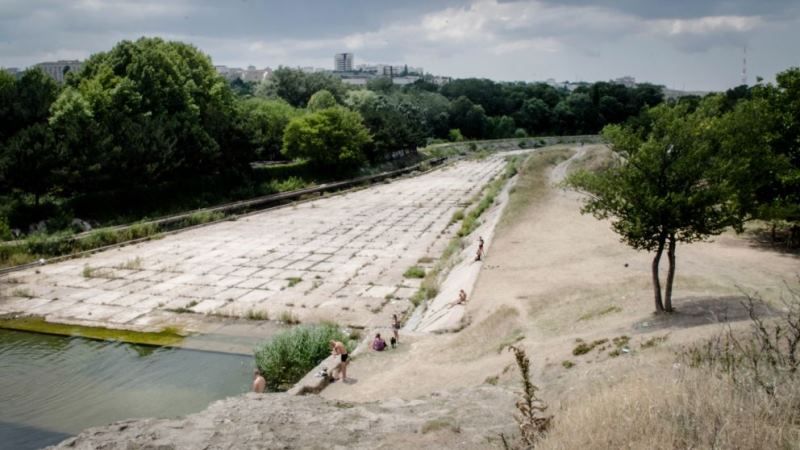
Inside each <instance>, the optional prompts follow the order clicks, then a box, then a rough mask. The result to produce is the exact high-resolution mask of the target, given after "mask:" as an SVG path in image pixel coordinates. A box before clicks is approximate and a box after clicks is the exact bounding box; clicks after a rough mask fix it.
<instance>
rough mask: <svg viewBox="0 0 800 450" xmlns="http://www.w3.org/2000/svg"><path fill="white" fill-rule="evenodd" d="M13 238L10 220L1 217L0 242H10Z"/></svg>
mask: <svg viewBox="0 0 800 450" xmlns="http://www.w3.org/2000/svg"><path fill="white" fill-rule="evenodd" d="M12 237H13V236H12V235H11V227H10V226H8V219H6V218H5V217H2V216H0V241H10V240H11V238H12Z"/></svg>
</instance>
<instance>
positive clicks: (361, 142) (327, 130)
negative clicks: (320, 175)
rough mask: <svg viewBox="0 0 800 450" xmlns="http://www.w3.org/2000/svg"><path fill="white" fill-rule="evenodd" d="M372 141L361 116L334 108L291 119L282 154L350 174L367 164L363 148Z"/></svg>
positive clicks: (287, 127)
mask: <svg viewBox="0 0 800 450" xmlns="http://www.w3.org/2000/svg"><path fill="white" fill-rule="evenodd" d="M371 141H372V138H371V137H370V135H369V131H368V130H367V128H366V127H365V126H364V123H363V120H362V119H361V115H359V114H358V113H357V112H354V111H350V110H348V109H347V108H343V107H334V108H328V109H323V110H321V111H317V112H315V113H311V114H307V115H304V116H301V117H296V118H294V119H292V120H291V121H290V122H289V124H288V125H287V126H286V130H285V132H284V135H283V153H284V154H285V155H286V156H287V157H289V158H296V159H308V160H310V161H311V163H312V164H314V165H315V166H317V167H318V168H323V167H327V168H334V169H342V170H348V169H354V168H355V167H357V166H358V165H359V164H361V163H363V162H364V159H365V156H364V147H365V146H366V145H367V144H369V143H370V142H371Z"/></svg>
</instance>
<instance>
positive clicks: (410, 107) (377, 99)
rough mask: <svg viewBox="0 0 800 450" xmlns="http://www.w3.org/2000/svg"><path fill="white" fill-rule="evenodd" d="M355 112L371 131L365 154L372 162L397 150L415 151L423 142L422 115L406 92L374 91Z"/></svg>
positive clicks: (423, 124)
mask: <svg viewBox="0 0 800 450" xmlns="http://www.w3.org/2000/svg"><path fill="white" fill-rule="evenodd" d="M358 112H359V113H360V114H361V116H362V117H363V118H364V124H365V125H366V126H367V128H368V129H369V131H370V133H371V134H372V144H371V145H370V146H369V147H368V156H369V159H370V160H371V161H372V162H377V161H381V160H384V159H387V158H388V157H389V156H390V155H391V154H392V153H394V152H398V151H404V152H408V151H415V150H416V149H417V147H420V146H422V145H424V144H425V137H426V131H427V129H426V126H425V116H424V114H423V113H422V111H420V108H419V107H418V106H417V104H415V103H414V102H412V101H411V100H410V98H409V97H408V96H406V95H400V94H393V95H376V96H374V97H371V98H370V99H369V100H368V101H363V102H361V104H360V106H359V108H358Z"/></svg>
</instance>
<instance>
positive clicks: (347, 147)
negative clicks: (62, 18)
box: [0, 38, 777, 237]
mask: <svg viewBox="0 0 800 450" xmlns="http://www.w3.org/2000/svg"><path fill="white" fill-rule="evenodd" d="M776 89H777V88H776ZM745 91H746V92H745V93H744V94H742V95H745V94H746V95H750V92H749V90H747V89H745ZM776 95H777V94H776ZM663 101H664V99H663V95H662V93H661V88H660V87H658V86H654V85H650V84H640V85H637V86H636V87H634V88H628V87H625V86H622V85H619V84H613V83H605V82H601V83H594V84H587V85H585V86H582V87H579V88H577V89H575V90H574V91H571V92H570V91H568V90H566V89H561V88H555V87H552V86H549V85H547V84H544V83H521V82H520V83H497V82H494V81H491V80H486V79H463V80H454V81H452V82H450V83H448V84H446V85H444V86H441V87H440V86H438V85H436V84H434V83H432V82H431V81H430V79H422V80H419V81H417V82H416V83H413V84H410V85H407V86H403V87H399V86H396V85H394V84H393V83H392V82H391V80H390V79H388V78H377V79H374V80H371V81H369V83H368V84H367V86H366V88H363V87H362V88H356V87H352V86H348V85H345V84H344V83H343V82H342V81H341V80H340V79H339V78H338V77H335V76H333V75H331V74H327V73H304V72H302V71H299V70H294V69H289V68H284V67H281V68H279V69H277V70H275V71H274V72H273V76H272V77H271V79H269V80H266V81H264V82H261V83H249V82H243V81H241V80H236V81H233V82H227V81H225V80H224V79H223V78H222V77H221V76H219V75H218V74H217V73H216V72H215V70H214V67H213V65H212V63H211V60H210V58H209V57H208V56H206V55H205V54H203V53H202V52H200V51H198V50H197V49H196V48H195V47H193V46H191V45H187V44H183V43H179V42H169V41H164V40H162V39H159V38H141V39H139V40H137V41H122V42H120V43H118V44H117V45H116V46H114V48H112V49H111V50H109V51H107V52H102V53H98V54H95V55H93V56H92V57H90V58H89V60H88V61H86V63H85V64H84V67H83V69H82V70H81V71H79V72H77V73H69V74H67V77H66V82H65V83H64V85H62V86H59V85H57V84H56V83H55V82H53V81H52V80H51V79H50V78H49V77H47V76H46V75H45V74H44V73H42V72H41V71H39V70H38V69H32V70H29V71H27V72H26V73H25V74H24V75H23V76H22V77H21V78H19V79H15V78H13V77H12V76H10V75H9V74H7V73H5V72H0V199H3V201H4V202H5V203H6V204H10V202H6V200H8V199H14V202H16V203H15V204H20V203H21V204H26V205H30V206H31V207H33V208H37V207H38V206H39V204H40V203H42V200H43V199H45V200H46V201H45V202H44V203H50V204H52V203H58V202H61V201H62V200H64V199H69V198H74V197H76V196H85V195H87V194H93V193H97V192H125V191H126V190H130V189H137V188H140V187H142V186H150V187H157V186H163V187H164V189H169V186H170V183H174V182H176V181H180V180H187V179H189V180H198V179H199V180H216V179H220V178H221V177H223V178H227V179H243V180H246V179H248V177H251V176H252V170H253V169H252V168H251V165H250V163H251V162H254V161H264V160H270V161H281V160H283V161H288V160H293V159H301V160H306V161H308V164H309V165H310V166H311V167H313V168H315V170H317V171H325V172H327V173H338V174H346V173H347V172H353V171H356V170H359V168H361V167H364V166H365V165H370V164H378V163H381V162H383V161H386V160H387V159H391V158H392V157H394V156H397V155H398V154H399V155H402V154H403V153H408V152H414V151H415V150H416V149H417V148H419V147H422V146H425V145H426V144H428V143H430V142H432V141H437V140H440V141H447V140H462V139H489V138H510V137H522V136H526V135H543V134H548V135H553V134H587V133H596V132H598V131H600V130H601V129H602V128H603V127H604V126H606V125H607V124H614V123H622V122H624V121H635V120H638V118H639V117H640V113H641V112H642V111H643V109H645V108H646V107H652V106H655V105H658V104H660V103H662V102H663ZM4 214H5V215H8V211H7V210H4V209H3V208H2V207H0V237H8V233H7V232H4V231H3V230H4V229H7V228H8V227H7V224H5V225H6V226H5V228H4V223H5V222H7V221H6V220H5V219H4V218H3V215H4ZM16 225H22V226H23V227H24V226H25V225H26V224H16Z"/></svg>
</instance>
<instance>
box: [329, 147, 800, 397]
mask: <svg viewBox="0 0 800 450" xmlns="http://www.w3.org/2000/svg"><path fill="white" fill-rule="evenodd" d="M575 150H576V152H577V155H576V157H575V160H579V159H580V158H583V157H584V156H585V155H588V154H591V153H594V152H598V151H603V149H602V148H599V147H579V148H575ZM575 160H573V161H575ZM567 168H568V164H562V165H560V166H558V168H557V169H556V170H554V171H553V172H551V173H552V178H553V179H554V180H553V181H555V180H558V179H560V178H562V177H563V176H564V174H565V173H566V172H567ZM580 198H581V197H580V195H579V194H577V193H574V192H566V191H563V190H561V189H558V188H556V187H551V188H550V189H549V190H548V191H547V193H546V194H545V195H544V197H543V198H542V199H540V200H539V201H537V202H535V203H531V204H528V205H527V207H526V208H525V210H524V211H523V212H522V213H521V214H520V215H519V217H518V220H516V221H515V223H513V224H510V225H506V226H501V227H500V228H499V229H498V230H497V234H496V236H495V240H494V242H493V243H492V247H491V248H490V249H489V252H488V256H487V258H486V260H485V262H484V265H483V267H482V270H481V273H480V275H479V277H478V281H477V284H476V286H475V288H474V291H473V292H472V295H471V299H470V302H469V304H468V306H467V315H468V317H469V318H470V323H471V324H470V325H469V326H468V327H466V328H465V329H463V330H462V331H460V332H459V333H457V334H449V335H425V334H418V335H412V336H401V342H402V345H401V346H400V348H399V349H397V350H391V351H388V352H384V353H377V352H371V353H369V354H366V355H363V356H360V357H359V358H357V360H356V361H354V362H353V364H352V365H351V367H350V369H349V371H348V375H349V376H352V377H353V382H352V384H336V385H334V386H331V387H330V388H328V389H327V390H325V391H324V392H323V394H322V395H323V396H325V397H328V398H333V399H347V400H356V401H367V400H375V399H384V398H391V397H403V398H411V397H414V396H419V395H424V394H427V393H430V392H433V391H438V390H441V389H445V388H453V387H466V386H475V385H479V384H482V383H484V382H490V383H501V384H503V383H514V382H516V379H515V378H514V377H516V375H513V372H514V371H513V370H509V369H510V367H511V362H512V358H511V355H509V354H507V353H505V352H501V351H500V349H501V348H502V346H503V345H506V344H510V343H515V342H519V343H520V345H523V346H524V347H525V348H526V349H527V350H528V353H529V355H531V357H532V361H533V365H534V368H535V378H536V379H537V381H538V382H540V383H543V384H544V385H545V386H548V387H550V388H551V391H550V392H551V394H546V396H548V395H552V392H555V391H560V394H563V395H559V396H555V397H552V398H551V400H554V401H561V400H563V399H565V398H567V397H568V392H569V391H570V390H571V389H572V388H573V383H575V382H576V380H577V379H579V378H580V377H582V376H587V375H588V374H590V373H592V374H593V375H592V377H593V378H595V379H603V378H604V377H607V376H609V375H608V374H609V373H613V370H615V369H614V368H615V367H617V366H618V365H619V363H617V361H622V360H624V359H626V358H616V359H614V360H611V359H610V358H609V356H608V355H607V354H606V353H600V352H593V353H591V354H587V355H585V356H582V357H574V356H573V355H572V353H571V351H572V348H573V347H575V345H576V343H575V339H576V338H580V339H583V340H586V341H591V340H593V339H601V338H608V339H610V338H612V337H616V336H621V335H627V336H630V337H631V346H632V347H633V346H638V345H639V344H640V343H641V342H643V341H644V340H645V339H649V338H651V337H652V336H653V335H656V334H657V335H658V336H662V335H664V334H665V333H669V340H670V342H681V341H686V340H692V339H696V337H697V336H699V335H702V334H703V333H708V332H710V330H711V329H712V328H711V327H710V326H705V327H702V326H701V327H694V328H691V329H689V328H683V327H681V326H680V321H679V320H678V321H676V325H678V326H675V327H670V326H667V327H666V328H664V327H658V328H656V327H653V328H652V329H650V328H648V327H649V326H650V323H651V322H652V318H653V316H652V311H653V305H652V290H651V285H650V277H649V268H650V258H651V256H650V255H649V254H647V253H639V252H636V251H633V250H632V249H630V248H629V247H627V246H625V245H624V244H622V243H620V242H619V239H618V237H617V236H616V235H615V234H614V233H613V232H612V231H611V229H610V227H609V223H608V222H601V221H597V220H596V219H594V218H593V217H591V216H585V215H581V214H580V212H579V210H580ZM677 264H678V272H677V276H676V280H675V293H674V298H675V305H676V308H677V309H678V313H677V314H676V315H675V317H677V318H680V317H681V314H680V308H681V305H682V304H687V303H690V302H691V303H692V304H696V303H698V302H699V303H700V304H703V302H704V301H706V300H709V301H710V300H713V299H719V298H721V297H728V296H736V295H738V294H739V288H741V289H745V290H748V291H759V292H760V294H762V295H763V296H764V297H766V298H768V299H773V300H774V299H777V298H778V297H779V295H780V292H781V286H782V282H783V281H784V280H786V281H790V282H791V281H792V280H795V281H796V280H797V278H796V273H797V271H798V259H797V257H796V256H792V255H785V254H779V253H775V252H772V251H769V250H764V249H759V248H753V247H751V246H750V245H748V243H747V241H745V240H743V239H742V238H739V237H736V236H732V235H724V236H722V237H720V238H718V239H716V240H715V242H709V243H699V244H693V245H690V246H679V247H678V260H677ZM737 286H738V287H737ZM637 324H638V325H637ZM642 324H644V325H643V326H642ZM665 330H666V331H665ZM659 333H660V334H659ZM606 350H608V349H606ZM568 360H569V361H571V362H572V363H573V364H576V367H575V368H573V369H567V368H565V367H563V366H562V362H563V361H568ZM602 361H610V362H608V364H605V365H602V366H597V363H598V362H602ZM591 364H594V366H592V365H591ZM592 367H594V369H592V370H591V371H590V370H589V369H590V368H592ZM609 371H611V372H609Z"/></svg>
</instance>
